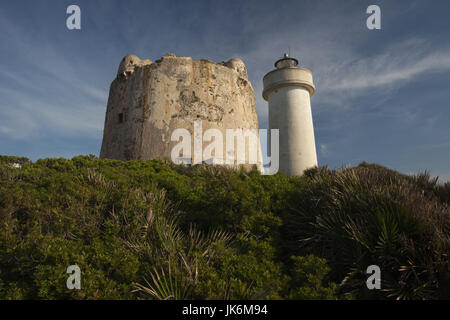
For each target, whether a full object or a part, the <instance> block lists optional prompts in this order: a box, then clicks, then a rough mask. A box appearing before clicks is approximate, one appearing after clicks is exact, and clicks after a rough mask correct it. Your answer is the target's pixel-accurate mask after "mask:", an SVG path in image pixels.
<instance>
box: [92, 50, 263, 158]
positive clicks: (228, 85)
mask: <svg viewBox="0 0 450 320" xmlns="http://www.w3.org/2000/svg"><path fill="white" fill-rule="evenodd" d="M194 121H201V123H202V129H203V132H204V131H205V130H207V129H209V128H216V129H219V130H220V131H222V132H223V138H224V149H223V155H224V156H225V154H226V149H225V148H226V147H225V137H226V133H225V129H255V130H256V133H257V130H258V118H257V114H256V105H255V96H254V92H253V88H252V86H251V84H250V82H249V81H248V79H247V72H246V69H245V65H244V63H243V62H242V61H241V60H240V59H231V60H229V61H227V62H222V63H214V62H211V61H208V60H203V59H202V60H200V61H197V60H193V59H192V58H190V57H177V56H175V55H173V54H168V55H166V56H164V57H162V58H161V59H160V60H157V61H155V62H154V63H152V62H151V61H150V60H140V59H139V58H138V57H137V56H135V55H128V56H126V57H125V58H124V59H123V60H122V62H121V64H120V66H119V71H118V74H117V77H116V79H115V80H114V81H113V82H112V84H111V88H110V93H109V99H108V106H107V111H106V119H105V127H104V133H103V143H102V148H101V152H100V157H101V158H111V159H120V160H137V159H154V158H160V159H167V160H169V159H170V158H171V150H172V148H173V147H174V146H175V145H176V144H177V143H178V142H175V141H171V135H172V132H173V131H174V130H175V129H178V128H185V129H187V130H189V132H190V133H191V134H192V140H194V139H193V133H194ZM208 144H209V143H208V142H204V143H203V148H205V146H207V145H208ZM192 150H194V149H193V148H192ZM257 150H258V156H259V157H260V155H259V150H260V149H259V143H258V146H257ZM192 152H193V151H192ZM246 157H248V154H247V155H246ZM204 160H206V159H204ZM259 160H260V158H259Z"/></svg>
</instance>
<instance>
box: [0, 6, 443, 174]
mask: <svg viewBox="0 0 450 320" xmlns="http://www.w3.org/2000/svg"><path fill="white" fill-rule="evenodd" d="M70 4H77V5H79V6H80V8H81V17H82V21H81V27H82V29H81V30H74V31H71V30H68V29H67V28H66V18H67V16H68V15H67V14H66V8H67V7H68V6H69V5H70ZM371 4H377V5H379V6H380V8H381V27H382V29H381V30H368V29H367V27H366V18H367V17H368V15H367V14H366V8H367V7H368V6H369V5H371ZM448 12H450V2H449V1H446V0H441V1H425V0H417V1H363V0H355V1H350V0H348V1H337V0H336V1H302V0H296V1H261V0H259V1H246V0H240V1H234V0H220V1H219V0H208V1H199V0H195V1H187V0H185V1H167V0H166V1H112V0H109V1H99V0H89V1H42V0H40V1H21V0H15V1H8V2H6V1H2V2H1V4H0V30H1V32H0V43H1V47H0V58H1V61H2V63H0V154H6V155H17V156H26V157H28V158H30V159H32V160H36V159H38V158H45V157H65V158H71V157H73V156H74V155H78V154H90V153H93V154H96V155H98V154H99V151H100V146H101V139H102V130H103V124H104V116H105V111H106V103H107V98H108V91H109V85H110V83H111V81H112V80H113V79H114V77H115V74H116V72H117V67H118V64H119V62H120V60H121V59H122V57H123V56H125V55H126V54H128V53H134V54H136V55H138V56H139V57H140V58H141V59H152V60H156V59H158V58H159V57H161V56H162V55H164V54H166V53H168V52H173V53H175V54H177V55H183V56H191V57H193V58H195V59H200V58H206V59H210V60H213V61H218V62H219V61H223V60H228V59H229V58H231V57H240V58H241V59H242V60H244V62H245V64H246V66H247V69H248V74H249V79H250V81H251V83H252V85H253V88H254V89H255V95H256V101H257V110H258V118H259V125H260V128H266V127H267V114H268V112H267V104H266V102H265V101H264V100H263V99H262V97H261V92H262V77H263V76H264V74H265V73H267V72H268V71H270V70H272V68H273V63H274V61H275V60H276V59H277V58H279V57H280V56H281V55H282V54H283V53H284V52H285V51H286V50H287V48H289V47H290V50H291V55H293V56H295V57H297V58H298V59H299V61H300V65H301V66H304V67H307V68H309V69H311V70H312V71H313V74H314V80H315V84H316V87H317V91H316V94H315V95H314V96H313V97H312V100H311V103H312V110H313V119H314V124H315V134H316V145H317V151H318V160H319V165H328V166H329V167H331V168H339V167H341V166H345V165H356V164H358V163H360V162H362V161H367V162H374V163H379V164H381V165H385V166H387V167H390V168H393V169H396V170H399V171H401V172H404V173H417V172H419V171H423V170H429V171H430V173H431V174H432V175H433V176H440V177H441V179H442V181H445V180H450V90H449V89H450V19H449V18H448Z"/></svg>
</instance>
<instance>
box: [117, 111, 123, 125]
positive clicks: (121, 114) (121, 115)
mask: <svg viewBox="0 0 450 320" xmlns="http://www.w3.org/2000/svg"><path fill="white" fill-rule="evenodd" d="M118 120H119V123H123V120H124V117H123V113H119V118H118Z"/></svg>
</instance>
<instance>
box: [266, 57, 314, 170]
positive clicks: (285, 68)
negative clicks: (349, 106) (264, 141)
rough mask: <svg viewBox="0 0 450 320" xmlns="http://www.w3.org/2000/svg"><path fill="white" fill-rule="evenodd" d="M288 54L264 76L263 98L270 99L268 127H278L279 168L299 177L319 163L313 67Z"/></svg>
mask: <svg viewBox="0 0 450 320" xmlns="http://www.w3.org/2000/svg"><path fill="white" fill-rule="evenodd" d="M297 65H298V60H297V59H294V58H291V57H289V56H288V55H287V54H285V55H284V57H283V58H282V59H280V60H278V61H277V62H275V68H276V69H275V70H272V71H270V72H269V73H267V74H266V75H265V76H264V79H263V82H264V91H263V98H264V99H265V100H266V101H268V102H269V128H270V129H279V137H280V140H279V141H280V143H279V165H280V171H281V172H283V173H284V174H285V175H287V176H299V175H302V174H303V172H304V171H305V170H306V169H308V168H311V167H315V166H317V154H316V144H315V140H314V126H313V120H312V113H311V102H310V98H311V96H312V95H313V94H314V91H315V87H314V83H313V77H312V73H311V71H310V70H308V69H305V68H300V67H298V66H297Z"/></svg>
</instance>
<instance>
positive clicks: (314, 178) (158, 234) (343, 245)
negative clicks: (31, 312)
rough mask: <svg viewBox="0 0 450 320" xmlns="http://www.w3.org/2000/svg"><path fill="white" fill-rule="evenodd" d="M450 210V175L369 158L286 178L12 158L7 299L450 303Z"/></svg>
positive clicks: (3, 288) (4, 274)
mask: <svg viewBox="0 0 450 320" xmlns="http://www.w3.org/2000/svg"><path fill="white" fill-rule="evenodd" d="M14 163H19V164H21V167H18V166H14V165H13V164H14ZM449 204H450V183H447V184H445V185H439V184H437V183H436V179H432V178H430V177H429V175H427V174H426V173H425V174H418V175H416V176H406V175H403V174H400V173H398V172H395V171H392V170H389V169H387V168H384V167H381V166H378V165H373V164H366V163H362V164H360V165H359V166H358V167H353V168H347V169H342V170H330V169H328V168H319V169H311V170H309V171H307V172H306V174H305V175H304V176H302V177H300V178H298V177H290V178H288V177H285V176H283V175H282V174H277V175H274V176H262V175H260V174H259V172H257V171H252V172H250V173H246V172H244V171H232V170H230V169H226V168H221V167H213V166H203V165H201V166H197V167H192V168H187V167H183V166H175V165H172V164H167V163H164V162H162V161H157V160H153V161H129V162H123V161H116V160H99V159H97V158H95V157H94V156H78V157H75V158H73V159H72V160H66V159H43V160H38V161H36V162H31V161H29V160H27V159H25V158H17V157H6V156H2V157H0V298H1V299H137V298H144V299H184V298H188V299H189V298H190V299H348V298H350V299H359V298H363V299H396V298H400V299H450V267H449V253H450V209H449ZM74 264H77V265H78V266H79V267H80V269H81V287H82V288H81V290H69V289H67V287H66V280H67V278H68V276H69V274H67V273H66V269H67V267H68V266H70V265H74ZM369 265H378V266H379V267H380V268H381V280H382V282H381V290H368V289H367V286H366V279H367V278H368V277H369V275H368V274H366V268H367V267H368V266H369Z"/></svg>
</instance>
